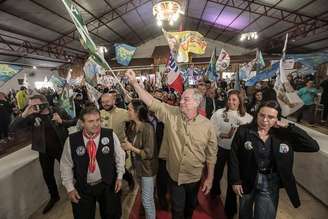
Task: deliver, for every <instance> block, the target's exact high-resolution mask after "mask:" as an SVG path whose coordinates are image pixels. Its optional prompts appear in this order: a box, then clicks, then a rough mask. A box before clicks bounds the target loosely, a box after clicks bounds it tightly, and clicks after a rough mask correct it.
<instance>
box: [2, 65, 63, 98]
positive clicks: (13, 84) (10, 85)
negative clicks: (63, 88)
mask: <svg viewBox="0 0 328 219" xmlns="http://www.w3.org/2000/svg"><path fill="white" fill-rule="evenodd" d="M31 72H34V76H29V74H30V73H31ZM25 73H26V74H27V78H28V82H29V88H32V89H34V88H35V86H34V82H36V81H43V80H44V77H45V76H47V77H48V79H49V78H50V77H51V75H53V74H58V73H57V71H52V70H50V69H32V68H24V69H23V70H22V71H21V72H19V73H18V74H16V75H15V76H14V77H12V78H11V79H10V80H9V81H7V82H5V83H2V82H0V91H2V92H5V93H7V92H8V91H9V90H10V89H15V90H18V89H19V88H20V87H21V85H19V84H18V81H17V79H24V74H25Z"/></svg>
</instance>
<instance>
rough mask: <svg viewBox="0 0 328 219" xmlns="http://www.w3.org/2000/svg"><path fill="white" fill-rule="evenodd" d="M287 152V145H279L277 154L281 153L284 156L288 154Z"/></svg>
mask: <svg viewBox="0 0 328 219" xmlns="http://www.w3.org/2000/svg"><path fill="white" fill-rule="evenodd" d="M288 151H289V146H288V145H287V144H284V143H282V144H280V147H279V152H280V153H282V154H286V153H288Z"/></svg>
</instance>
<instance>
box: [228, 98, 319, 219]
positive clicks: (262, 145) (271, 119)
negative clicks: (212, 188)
mask: <svg viewBox="0 0 328 219" xmlns="http://www.w3.org/2000/svg"><path fill="white" fill-rule="evenodd" d="M280 114H281V109H280V106H279V104H278V103H277V102H276V101H267V102H264V103H263V104H262V105H261V106H260V107H259V109H258V110H257V112H256V114H255V117H254V119H253V121H252V123H250V124H246V125H242V126H240V127H239V128H238V130H237V132H236V134H235V136H234V139H233V141H232V144H231V154H230V177H229V179H230V183H231V184H232V187H233V190H234V192H235V193H236V194H237V195H238V196H239V197H240V198H239V200H240V201H239V218H240V219H251V218H255V219H262V218H265V219H274V218H276V212H277V206H278V200H279V188H280V187H284V188H285V189H286V191H287V194H288V196H289V199H290V201H291V202H292V204H293V205H294V207H299V206H300V200H299V196H298V193H297V188H296V182H295V177H294V175H293V156H294V151H295V152H316V151H318V150H319V145H318V143H317V142H316V141H315V140H314V139H313V138H311V137H310V136H309V135H308V134H307V133H306V132H305V131H303V130H302V129H300V128H299V127H297V126H295V125H294V124H291V123H287V122H282V121H280ZM253 206H254V208H253Z"/></svg>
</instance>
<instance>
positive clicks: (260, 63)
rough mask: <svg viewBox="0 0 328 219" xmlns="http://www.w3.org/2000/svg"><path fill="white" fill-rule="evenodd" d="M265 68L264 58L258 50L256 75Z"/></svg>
mask: <svg viewBox="0 0 328 219" xmlns="http://www.w3.org/2000/svg"><path fill="white" fill-rule="evenodd" d="M264 67H265V62H264V58H263V56H262V52H261V50H259V49H257V50H256V73H258V72H259V71H260V70H261V69H262V68H264Z"/></svg>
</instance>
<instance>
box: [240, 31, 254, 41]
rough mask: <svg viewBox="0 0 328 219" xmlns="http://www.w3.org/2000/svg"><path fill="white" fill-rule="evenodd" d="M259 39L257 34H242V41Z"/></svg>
mask: <svg viewBox="0 0 328 219" xmlns="http://www.w3.org/2000/svg"><path fill="white" fill-rule="evenodd" d="M257 38H258V35H257V32H248V33H243V34H241V36H240V41H244V40H256V39H257Z"/></svg>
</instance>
